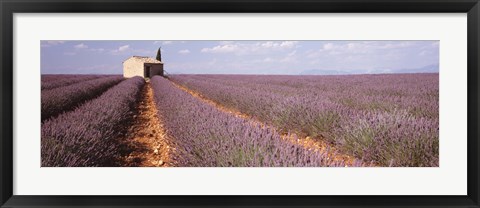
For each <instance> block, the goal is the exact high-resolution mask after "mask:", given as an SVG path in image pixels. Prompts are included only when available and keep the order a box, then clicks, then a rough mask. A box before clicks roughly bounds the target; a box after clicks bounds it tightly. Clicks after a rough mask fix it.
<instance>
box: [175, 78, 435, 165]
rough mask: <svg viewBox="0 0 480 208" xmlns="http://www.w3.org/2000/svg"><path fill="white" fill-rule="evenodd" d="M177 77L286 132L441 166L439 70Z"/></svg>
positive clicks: (374, 155) (380, 159) (394, 159)
mask: <svg viewBox="0 0 480 208" xmlns="http://www.w3.org/2000/svg"><path fill="white" fill-rule="evenodd" d="M172 80H173V81H175V82H177V83H179V84H181V85H184V86H186V87H188V88H190V89H193V90H195V91H197V92H199V93H201V94H202V95H204V96H205V97H207V98H209V99H212V100H215V101H216V102H218V103H220V104H221V105H224V106H227V107H230V108H234V109H237V110H239V111H241V112H243V113H245V114H248V115H251V116H252V117H254V118H255V119H258V120H260V121H262V122H265V123H268V124H270V125H273V126H275V127H277V128H279V129H281V130H282V131H292V130H293V131H295V132H296V133H298V134H300V135H303V136H311V137H317V138H320V137H321V138H324V139H327V140H329V141H330V142H332V143H334V144H335V145H337V146H338V147H339V148H340V149H341V150H342V151H344V152H345V153H347V154H353V155H355V156H356V157H358V158H364V159H365V160H368V161H370V160H373V161H376V162H377V163H378V164H379V165H382V166H387V165H393V166H438V160H439V115H438V114H439V111H438V110H439V107H438V102H439V100H438V99H439V88H438V74H402V75H351V76H253V75H252V76H241V75H177V76H172Z"/></svg>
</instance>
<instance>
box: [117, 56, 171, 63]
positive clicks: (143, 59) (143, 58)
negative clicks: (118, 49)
mask: <svg viewBox="0 0 480 208" xmlns="http://www.w3.org/2000/svg"><path fill="white" fill-rule="evenodd" d="M130 59H134V60H135V61H139V62H143V63H149V64H162V62H161V61H158V60H157V59H154V58H151V57H148V56H132V57H130V58H128V59H127V60H130ZM127 60H125V61H127ZM125 61H124V62H125Z"/></svg>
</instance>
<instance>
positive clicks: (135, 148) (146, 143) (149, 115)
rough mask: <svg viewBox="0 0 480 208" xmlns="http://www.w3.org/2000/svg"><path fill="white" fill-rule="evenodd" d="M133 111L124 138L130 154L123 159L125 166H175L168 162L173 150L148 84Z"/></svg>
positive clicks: (148, 83)
mask: <svg viewBox="0 0 480 208" xmlns="http://www.w3.org/2000/svg"><path fill="white" fill-rule="evenodd" d="M135 110H136V111H135V112H136V115H134V116H133V124H132V125H131V126H130V127H129V129H128V131H127V136H126V138H127V143H128V144H127V145H128V149H130V150H131V152H130V154H129V155H127V156H125V158H124V159H125V163H126V165H125V166H135V167H170V166H175V164H174V163H173V161H171V160H170V155H171V154H172V152H173V151H174V148H173V147H172V146H171V144H170V143H169V140H168V138H167V136H166V134H165V129H164V128H163V125H162V122H161V120H160V119H159V117H158V115H157V109H156V107H155V102H154V98H153V90H152V87H151V85H150V82H147V83H146V84H145V86H144V87H143V89H142V92H141V97H140V100H139V102H138V104H137V106H136V109H135Z"/></svg>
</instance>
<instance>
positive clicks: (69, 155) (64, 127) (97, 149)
mask: <svg viewBox="0 0 480 208" xmlns="http://www.w3.org/2000/svg"><path fill="white" fill-rule="evenodd" d="M144 83H145V81H144V79H142V78H140V77H134V78H130V79H127V80H125V81H122V82H120V83H119V84H118V85H116V86H114V87H112V88H110V89H109V90H107V91H106V92H105V93H103V94H102V95H101V96H99V97H98V98H96V99H93V100H90V101H88V102H86V103H85V104H83V105H81V106H80V107H78V108H76V109H75V110H73V111H70V112H67V113H63V114H60V115H59V116H58V117H56V118H54V119H49V120H47V121H45V122H44V123H43V124H42V142H41V158H42V162H41V163H42V166H43V167H73V166H81V167H91V166H116V165H117V164H116V162H117V161H118V159H119V156H120V154H119V152H120V149H121V145H122V142H121V141H119V138H120V137H121V135H122V134H123V131H124V130H125V129H126V128H125V126H122V125H124V123H125V122H126V121H128V118H129V117H131V116H132V113H133V112H132V109H133V106H134V104H135V102H136V101H137V99H138V96H139V93H140V91H141V88H142V86H143V85H144Z"/></svg>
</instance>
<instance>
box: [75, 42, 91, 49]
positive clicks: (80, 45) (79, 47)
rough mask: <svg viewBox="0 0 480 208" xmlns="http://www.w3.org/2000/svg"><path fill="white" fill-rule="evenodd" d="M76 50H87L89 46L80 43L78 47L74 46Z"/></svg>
mask: <svg viewBox="0 0 480 208" xmlns="http://www.w3.org/2000/svg"><path fill="white" fill-rule="evenodd" d="M73 47H74V48H75V49H85V48H88V46H87V45H85V44H83V43H80V44H78V45H75V46H73Z"/></svg>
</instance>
